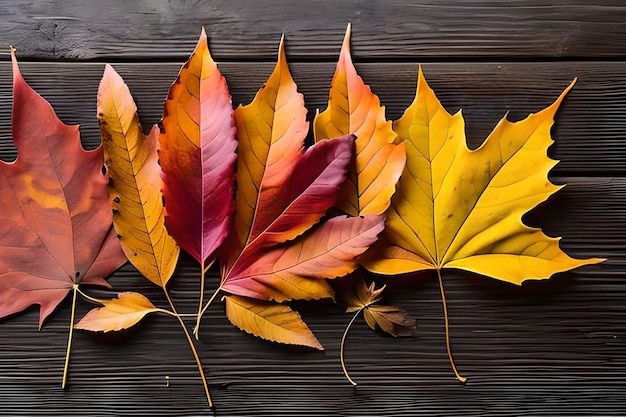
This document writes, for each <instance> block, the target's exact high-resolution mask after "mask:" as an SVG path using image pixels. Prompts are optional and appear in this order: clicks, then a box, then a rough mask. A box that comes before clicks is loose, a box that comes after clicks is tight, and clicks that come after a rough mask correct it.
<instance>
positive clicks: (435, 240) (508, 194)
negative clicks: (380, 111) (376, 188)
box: [362, 68, 603, 382]
mask: <svg viewBox="0 0 626 417" xmlns="http://www.w3.org/2000/svg"><path fill="white" fill-rule="evenodd" d="M574 82H575V81H574ZM574 82H572V83H571V84H570V85H569V86H568V87H567V88H566V89H565V91H564V92H563V93H562V94H561V95H560V96H559V98H558V99H557V100H556V101H555V102H554V103H553V104H552V105H550V106H549V107H547V108H545V109H544V110H542V111H540V112H538V113H535V114H531V115H529V116H528V117H527V118H526V119H524V120H522V121H519V122H510V121H508V120H507V119H506V117H504V118H503V119H502V120H501V121H500V122H499V123H498V125H497V126H496V127H495V129H494V130H493V132H492V133H491V134H490V135H489V137H488V138H487V139H486V140H485V142H484V143H483V144H482V146H480V148H478V149H476V150H470V149H469V148H468V147H467V143H466V140H465V131H464V130H465V126H464V122H463V117H462V115H461V113H460V112H458V113H456V114H455V115H451V114H449V113H448V112H447V111H446V110H445V109H444V108H443V106H442V105H441V103H440V102H439V100H438V99H437V97H436V96H435V94H434V92H433V90H432V89H431V88H430V87H429V86H428V84H427V83H426V80H425V78H424V75H423V73H422V70H421V68H420V70H419V77H418V84H417V94H416V97H415V100H414V102H413V104H411V106H410V107H409V108H408V109H407V110H406V112H405V113H404V115H403V116H402V117H401V118H400V119H399V120H398V121H396V122H395V123H394V126H393V127H394V130H395V132H396V133H397V134H398V136H399V137H400V139H402V140H404V141H405V143H406V150H407V161H406V167H405V169H404V172H403V173H402V176H401V177H400V181H399V182H398V186H397V191H396V194H395V195H394V196H393V198H392V203H391V207H390V208H389V209H388V210H387V212H386V213H385V214H386V216H387V223H386V229H385V232H384V236H383V237H382V238H381V240H380V241H379V242H378V243H377V244H375V246H374V247H373V248H372V249H371V250H370V251H369V252H368V253H367V254H366V255H365V257H364V259H363V260H362V263H363V265H364V266H365V267H366V268H367V269H368V270H370V271H372V272H375V273H379V274H388V275H396V274H403V273H410V272H415V271H421V270H427V269H435V270H436V271H437V274H438V277H439V285H440V290H441V296H442V300H443V302H444V319H445V325H446V343H447V348H448V355H449V357H450V363H451V365H452V368H453V370H454V372H455V375H456V376H457V378H458V379H459V380H460V381H462V382H463V381H465V378H463V377H461V376H460V375H459V374H458V372H457V370H456V367H455V366H454V362H453V360H452V356H451V354H450V343H449V338H448V317H447V312H446V308H445V295H444V291H443V283H442V280H441V270H442V269H444V268H456V269H462V270H465V271H469V272H473V273H477V274H481V275H486V276H489V277H492V278H495V279H499V280H502V281H506V282H510V283H514V284H517V285H520V284H521V283H522V282H523V281H524V280H527V279H547V278H549V277H550V276H552V275H553V274H555V273H558V272H563V271H567V270H570V269H573V268H576V267H579V266H582V265H587V264H594V263H599V262H602V261H603V259H596V258H592V259H573V258H571V257H569V256H568V255H567V254H566V253H564V252H563V251H562V250H561V249H560V248H559V243H558V242H559V238H552V237H548V236H546V235H545V234H544V233H543V232H542V231H541V230H540V229H538V228H533V227H528V226H526V225H525V224H524V223H523V222H522V216H523V215H524V213H526V212H528V211H529V210H531V209H532V208H534V207H536V206H537V205H538V204H539V203H541V202H543V201H545V200H546V199H547V198H548V197H549V196H550V195H552V194H553V193H554V192H556V191H558V190H559V189H560V188H561V186H557V185H554V184H552V183H551V182H550V180H549V179H548V172H549V171H550V169H551V168H552V167H554V165H556V163H557V162H558V161H555V160H553V159H551V158H549V157H548V155H547V149H548V147H549V146H550V145H551V144H552V143H553V140H552V138H551V137H550V128H551V126H552V124H553V123H554V115H555V113H556V111H557V109H558V107H559V105H560V104H561V101H562V100H563V98H564V97H565V95H566V94H567V92H568V91H569V90H570V89H571V88H572V87H573V85H574Z"/></svg>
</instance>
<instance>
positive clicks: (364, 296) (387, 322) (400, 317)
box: [343, 278, 417, 337]
mask: <svg viewBox="0 0 626 417" xmlns="http://www.w3.org/2000/svg"><path fill="white" fill-rule="evenodd" d="M375 285H376V284H375V283H374V282H372V283H371V284H370V285H369V286H368V285H366V284H365V280H363V278H360V279H358V280H356V283H355V286H354V288H352V289H353V290H355V291H350V292H347V293H344V294H343V301H344V303H345V304H346V305H347V306H348V307H347V308H346V313H355V312H357V313H358V312H360V311H363V318H364V319H365V322H366V323H367V325H368V326H369V327H370V329H372V330H376V327H377V326H378V327H379V328H380V329H381V330H382V331H384V332H385V333H388V334H390V335H392V336H394V337H398V336H400V337H402V336H416V335H417V327H416V325H415V319H413V318H411V317H410V316H409V314H408V313H407V312H406V311H404V310H403V309H401V308H398V307H395V306H388V305H380V304H376V303H378V302H379V301H380V299H381V297H382V295H381V294H382V292H383V291H384V290H385V287H386V285H383V286H382V287H381V288H379V289H375Z"/></svg>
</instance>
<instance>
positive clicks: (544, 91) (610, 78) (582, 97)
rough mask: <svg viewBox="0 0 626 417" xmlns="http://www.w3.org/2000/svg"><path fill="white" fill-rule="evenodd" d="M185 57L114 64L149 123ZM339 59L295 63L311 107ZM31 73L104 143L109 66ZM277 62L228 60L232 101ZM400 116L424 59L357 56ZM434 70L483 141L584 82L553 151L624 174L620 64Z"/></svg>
mask: <svg viewBox="0 0 626 417" xmlns="http://www.w3.org/2000/svg"><path fill="white" fill-rule="evenodd" d="M180 65H181V63H169V64H166V63H153V64H145V63H144V64H115V68H116V69H117V70H118V71H119V72H120V73H121V74H122V75H123V77H124V78H125V79H126V81H127V83H128V84H129V86H130V88H131V91H132V93H133V95H134V96H135V99H136V101H137V103H138V105H139V109H140V115H141V118H142V120H143V123H144V124H145V126H149V125H151V124H152V123H156V122H157V121H158V120H159V119H160V117H161V113H162V106H163V101H164V99H165V97H166V95H167V91H168V88H169V85H170V84H171V83H172V82H173V81H174V79H175V78H176V74H177V72H178V69H179V67H180ZM334 65H335V64H334V63H332V64H331V63H316V64H313V63H306V64H305V63H296V64H292V65H291V68H292V70H293V74H294V78H295V80H296V82H297V83H298V85H299V89H300V91H301V92H302V93H303V94H304V96H305V100H306V104H307V107H308V108H309V120H311V119H312V117H313V116H314V112H315V109H316V108H319V109H324V108H325V107H326V103H327V100H328V99H327V95H328V88H329V85H330V81H331V79H332V74H333V71H334ZM21 67H22V72H23V73H24V76H25V78H26V80H27V81H28V82H29V83H30V84H31V85H32V86H33V87H34V88H35V89H37V90H38V91H39V92H40V93H41V94H42V95H43V96H44V97H46V98H47V99H48V100H49V101H50V102H51V103H52V105H53V106H54V108H55V109H56V111H57V112H58V114H59V116H60V117H61V119H62V120H63V121H64V122H66V123H71V124H75V123H80V124H81V132H82V135H83V140H84V142H85V144H86V146H87V147H90V148H92V147H94V146H96V145H97V143H99V131H98V125H97V121H96V118H95V112H96V92H97V88H98V83H99V80H100V77H101V76H102V71H103V69H104V66H103V65H102V64H98V63H80V64H78V63H59V62H43V63H22V65H21ZM272 67H273V64H270V63H250V62H246V63H224V64H221V65H220V68H221V70H222V71H223V72H224V74H225V75H226V77H227V79H228V83H229V86H230V90H231V93H232V95H233V103H234V105H237V104H239V103H244V104H245V103H248V102H250V101H251V100H252V98H253V97H254V94H255V92H256V91H257V89H258V88H259V87H260V86H261V85H262V84H263V82H264V81H265V80H266V78H267V76H268V75H269V73H270V72H271V70H272ZM358 70H359V71H360V73H361V74H362V76H363V78H364V79H365V81H366V82H367V83H370V84H371V86H372V90H373V91H374V92H376V93H378V94H379V95H380V98H381V101H382V103H383V104H384V105H386V107H387V115H388V117H390V118H392V119H397V118H398V117H400V115H401V114H402V112H403V111H404V109H405V108H406V107H407V106H409V105H410V103H411V102H412V100H413V96H414V94H415V83H416V78H417V64H376V63H363V64H358ZM424 70H425V73H426V77H427V79H428V80H429V82H430V84H431V86H432V87H433V88H434V89H435V91H436V92H437V94H438V95H439V97H440V99H441V101H442V102H443V104H444V105H445V106H446V108H447V109H448V110H449V111H450V112H455V111H457V110H458V109H460V108H463V114H464V116H465V118H466V122H467V123H466V126H467V135H468V138H469V142H470V145H471V146H473V147H475V146H478V145H479V144H480V143H481V141H482V140H483V139H484V138H485V137H486V136H487V134H488V133H489V131H490V130H491V129H492V128H493V126H495V124H496V122H497V121H498V120H499V119H500V118H501V117H502V116H503V115H504V114H505V113H506V112H509V119H511V120H519V119H521V118H523V117H525V116H526V115H527V114H528V113H531V112H536V111H538V110H540V109H542V108H544V107H546V106H547V105H549V104H550V103H552V101H553V100H555V99H556V97H557V96H558V95H559V94H560V92H561V91H562V90H563V89H564V88H565V87H566V86H567V84H568V83H569V82H570V81H571V80H572V79H573V78H574V77H575V76H578V77H579V80H578V83H577V85H576V86H575V88H574V89H573V90H572V91H571V93H570V94H569V96H568V97H567V98H566V100H565V102H564V103H563V105H562V108H561V110H560V111H559V113H558V115H557V123H556V125H555V128H554V129H553V136H554V138H555V139H556V143H555V145H553V147H552V148H551V155H552V156H553V157H554V158H556V159H559V160H561V161H562V162H561V163H560V164H559V165H558V166H557V168H556V172H558V173H561V174H563V173H593V174H594V175H598V174H602V173H608V174H611V175H614V174H616V173H623V172H624V171H625V167H626V164H624V160H625V157H626V140H625V135H626V133H625V132H626V118H625V117H624V113H625V108H624V103H626V81H625V80H626V67H624V65H623V64H622V63H611V62H598V63H596V62H580V61H578V62H567V63H496V62H494V63H439V64H426V65H425V66H424ZM10 109H11V70H10V65H9V63H6V62H3V63H0V157H2V158H5V159H7V158H9V159H10V158H14V157H15V151H14V149H13V148H12V144H11V141H10V131H11V130H10Z"/></svg>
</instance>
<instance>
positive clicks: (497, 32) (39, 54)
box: [0, 0, 626, 61]
mask: <svg viewBox="0 0 626 417" xmlns="http://www.w3.org/2000/svg"><path fill="white" fill-rule="evenodd" d="M0 16H2V20H1V21H0V39H2V41H3V42H5V43H12V44H13V45H14V46H16V47H17V48H18V49H19V50H20V51H21V53H22V56H23V57H29V58H36V59H50V58H54V59H115V60H120V59H129V60H138V59H146V58H148V59H164V58H167V59H172V58H177V59H183V58H186V57H187V55H188V52H187V51H188V50H191V49H192V48H193V46H194V45H195V43H196V40H197V38H198V36H199V33H200V28H201V27H202V26H205V28H206V30H207V34H208V36H209V39H210V45H211V50H212V52H213V54H214V57H215V59H217V60H242V59H266V60H267V59H271V58H272V57H273V56H274V54H275V51H276V49H277V47H278V41H279V39H280V34H281V33H284V34H285V35H286V37H287V40H288V42H289V43H288V50H287V51H288V53H289V54H290V56H291V59H292V60H307V61H311V60H319V59H325V60H336V57H337V55H338V54H339V48H340V46H341V40H342V38H343V33H344V31H345V28H346V24H347V23H348V22H352V25H353V37H352V39H353V40H352V51H353V56H354V58H355V59H356V60H360V59H380V58H389V57H393V58H397V59H411V60H415V59H451V58H453V59H456V58H459V57H464V58H481V57H496V56H497V57H499V58H503V57H508V58H517V59H519V58H528V57H533V58H537V57H542V58H550V59H554V58H564V57H612V58H616V57H617V58H623V57H624V55H625V53H626V46H625V45H626V4H624V2H622V1H621V0H595V1H593V2H589V1H586V0H558V1H553V2H551V3H550V4H549V5H548V4H546V2H544V1H541V0H506V1H495V0H487V1H485V0H481V1H476V0H471V1H461V0H425V1H420V2H415V1H406V0H385V1H380V0H377V1H371V0H356V1H335V0H313V1H310V2H307V3H302V2H297V1H290V0H272V1H247V0H212V1H195V0H194V1H191V0H179V1H168V0H133V1H124V0H108V1H106V2H99V1H84V0H35V1H28V2H26V1H22V0H3V1H2V2H1V3H0ZM6 53H7V54H8V51H7V52H6Z"/></svg>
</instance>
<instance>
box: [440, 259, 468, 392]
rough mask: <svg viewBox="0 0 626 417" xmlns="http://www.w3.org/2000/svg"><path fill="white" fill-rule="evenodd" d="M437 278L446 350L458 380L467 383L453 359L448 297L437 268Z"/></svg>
mask: <svg viewBox="0 0 626 417" xmlns="http://www.w3.org/2000/svg"><path fill="white" fill-rule="evenodd" d="M437 278H438V279H439V290H440V291H441V302H442V303H443V320H444V324H445V326H446V349H447V350H448V359H449V360H450V365H451V366H452V370H453V371H454V375H456V379H458V380H459V381H461V383H463V384H464V383H465V382H466V381H467V378H465V377H463V376H461V375H459V372H458V371H457V370H456V365H455V364H454V359H453V358H452V350H451V349H450V332H449V330H448V307H447V305H446V295H445V293H444V291H443V280H442V279H441V269H439V268H437Z"/></svg>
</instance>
